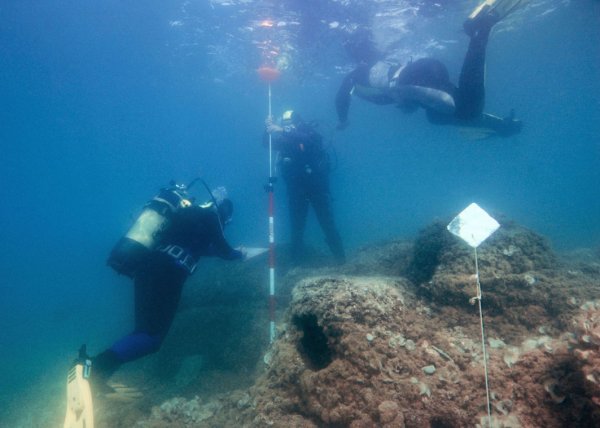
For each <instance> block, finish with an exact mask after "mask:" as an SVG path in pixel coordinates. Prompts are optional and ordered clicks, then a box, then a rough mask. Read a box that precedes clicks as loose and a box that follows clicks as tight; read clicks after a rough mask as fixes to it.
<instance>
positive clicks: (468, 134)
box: [460, 110, 523, 140]
mask: <svg viewBox="0 0 600 428" xmlns="http://www.w3.org/2000/svg"><path fill="white" fill-rule="evenodd" d="M522 129H523V121H521V120H519V119H515V111H514V110H511V111H510V114H509V115H508V116H506V117H505V118H501V117H498V116H495V115H493V114H489V113H483V114H482V115H481V117H480V118H479V119H477V120H475V121H471V122H470V124H469V125H468V126H463V127H461V130H460V132H461V134H462V135H463V137H465V138H467V139H469V140H483V139H487V138H490V137H494V136H498V137H511V136H513V135H516V134H518V133H519V132H521V130H522Z"/></svg>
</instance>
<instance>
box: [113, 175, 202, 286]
mask: <svg viewBox="0 0 600 428" xmlns="http://www.w3.org/2000/svg"><path fill="white" fill-rule="evenodd" d="M190 204H191V202H190V201H189V200H188V199H187V193H186V186H184V185H177V184H173V185H172V186H171V187H166V188H163V189H160V191H159V193H158V195H156V196H155V197H154V198H152V199H151V200H150V201H148V203H146V205H144V208H143V210H142V213H141V214H140V216H139V217H138V218H137V220H136V221H135V223H134V224H133V226H131V228H130V229H129V231H128V232H127V234H126V235H125V236H123V237H122V238H121V239H119V241H118V242H117V244H116V245H115V246H114V248H113V249H112V251H111V252H110V255H109V257H108V260H107V264H108V265H109V266H111V267H112V268H113V269H114V270H116V271H117V272H118V273H119V274H121V275H127V276H129V277H133V276H134V274H135V272H136V271H137V270H138V268H139V267H140V265H141V263H142V261H143V260H144V258H145V257H146V256H147V255H148V253H150V251H152V250H154V249H155V248H156V247H157V246H158V245H159V243H160V238H161V234H162V232H163V231H164V230H165V229H166V228H167V226H168V225H169V221H170V220H171V217H172V215H173V213H175V212H176V211H177V210H178V209H180V208H184V207H186V206H189V205H190Z"/></svg>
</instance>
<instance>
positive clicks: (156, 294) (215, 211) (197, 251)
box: [92, 188, 244, 389]
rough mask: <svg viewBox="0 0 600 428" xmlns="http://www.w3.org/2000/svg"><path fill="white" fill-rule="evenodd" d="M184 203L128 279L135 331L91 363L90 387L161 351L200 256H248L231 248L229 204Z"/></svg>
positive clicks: (100, 386) (172, 215)
mask: <svg viewBox="0 0 600 428" xmlns="http://www.w3.org/2000/svg"><path fill="white" fill-rule="evenodd" d="M220 189H223V188H220ZM185 202H186V205H185V206H184V207H182V208H179V209H177V210H176V211H174V212H173V213H172V214H171V215H170V217H169V224H168V226H167V227H166V229H165V230H164V231H163V232H161V234H160V241H159V243H158V245H157V247H156V249H154V250H152V251H150V252H149V253H148V254H147V255H146V256H145V257H144V258H143V259H142V260H141V261H140V263H139V267H138V268H136V270H135V272H133V273H132V274H131V275H130V276H132V278H133V280H134V287H135V297H134V302H135V328H134V330H133V332H132V333H130V334H128V335H127V336H125V337H123V338H121V339H120V340H118V341H117V342H115V343H114V344H113V345H112V346H111V347H110V348H108V349H107V350H105V351H104V352H102V353H100V354H99V355H98V356H96V357H94V358H92V383H93V384H94V385H95V386H96V387H99V388H100V389H102V388H103V384H104V382H105V381H106V380H107V379H108V378H109V377H110V376H111V375H112V374H113V373H114V372H115V371H116V370H117V369H118V368H119V366H121V365H122V364H123V363H126V362H130V361H134V360H137V359H138V358H141V357H143V356H145V355H148V354H151V353H153V352H156V351H158V349H159V348H160V346H161V344H162V342H163V340H164V338H165V336H166V335H167V333H168V331H169V328H170V327H171V323H172V321H173V318H174V317H175V312H176V310H177V306H178V304H179V300H180V297H181V292H182V289H183V284H184V283H185V280H186V279H187V278H188V277H189V276H190V275H191V274H192V273H193V272H194V271H195V268H196V263H197V261H198V259H199V258H200V257H220V258H222V259H226V260H237V259H243V258H244V253H243V252H242V251H240V250H236V249H233V248H232V247H231V246H230V245H229V244H228V243H227V241H226V239H225V237H224V235H223V228H224V226H225V224H227V223H228V222H229V220H230V219H231V215H232V213H233V204H232V203H231V201H230V200H229V199H227V198H224V199H222V200H221V201H219V202H217V200H216V199H213V202H210V203H206V204H204V205H193V204H191V203H189V202H188V201H185ZM215 204H216V207H215ZM114 251H115V250H113V254H111V258H112V257H113V256H114ZM109 264H111V259H110V258H109ZM111 265H112V264H111ZM113 267H114V266H113Z"/></svg>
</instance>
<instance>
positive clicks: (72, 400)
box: [64, 345, 94, 428]
mask: <svg viewBox="0 0 600 428" xmlns="http://www.w3.org/2000/svg"><path fill="white" fill-rule="evenodd" d="M91 366H92V361H91V360H90V359H89V357H88V356H87V354H86V351H85V345H83V346H82V347H81V348H80V349H79V358H78V359H77V360H76V361H75V364H74V365H73V367H71V369H70V370H69V373H68V375H67V414H66V416H65V424H64V428H94V405H93V403H92V390H91V388H90V383H89V381H88V379H89V377H90V372H91Z"/></svg>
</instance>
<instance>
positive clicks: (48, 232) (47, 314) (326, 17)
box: [0, 0, 600, 426]
mask: <svg viewBox="0 0 600 428" xmlns="http://www.w3.org/2000/svg"><path fill="white" fill-rule="evenodd" d="M476 5H477V2H476V1H472V0H457V1H448V0H437V1H433V0H431V1H429V0H397V1H391V0H370V1H367V0H283V1H275V0H254V1H253V0H179V1H173V0H168V1H156V0H148V1H144V2H121V1H114V0H106V1H102V2H92V1H74V0H60V1H53V2H48V1H46V2H39V1H31V0H18V1H17V0H5V1H4V2H3V3H2V4H1V5H0V64H1V66H0V93H1V94H2V104H1V106H0V142H1V146H2V155H1V156H0V165H1V168H0V183H1V186H0V197H1V199H2V201H3V204H2V205H3V209H2V212H1V213H0V220H1V223H0V224H1V225H2V232H1V233H0V237H1V238H0V254H1V256H0V269H1V270H0V271H1V272H2V282H1V284H0V287H1V290H2V294H3V297H2V299H0V331H1V334H0V349H1V350H2V352H1V353H0V397H1V398H2V402H3V403H8V404H7V405H6V406H3V407H4V409H3V410H0V425H2V426H13V425H6V424H8V423H9V422H2V421H3V419H4V421H9V420H10V421H13V422H11V423H14V420H16V419H19V420H21V421H23V420H26V417H24V416H23V414H21V413H19V412H17V411H16V410H15V409H18V408H19V397H23V396H25V395H27V394H32V392H31V391H36V390H37V389H40V388H41V386H40V385H46V386H47V385H55V386H54V388H55V389H52V390H53V391H54V392H55V393H56V394H63V393H64V378H65V377H66V371H67V369H68V367H69V364H70V363H71V362H72V360H73V358H74V357H75V356H76V352H77V349H78V348H79V346H80V345H81V344H82V343H87V345H88V349H92V350H93V351H94V352H96V351H99V350H100V349H102V348H103V347H105V346H107V345H108V344H109V343H111V341H113V340H114V339H116V338H117V337H119V336H120V335H122V334H123V333H125V332H127V331H129V328H130V325H131V324H132V322H133V315H132V311H131V306H132V298H133V297H132V296H133V292H132V287H131V284H130V281H128V280H127V279H126V278H124V277H122V276H117V275H116V274H115V272H114V271H112V270H111V269H110V268H109V267H108V266H106V259H107V257H108V254H109V252H110V250H111V248H112V247H113V245H114V244H115V242H117V240H118V239H119V238H120V237H121V236H123V234H124V233H125V232H126V231H127V229H128V228H129V226H130V225H131V223H132V221H133V219H135V218H136V216H137V215H138V213H139V211H140V209H141V207H142V206H143V204H144V203H145V202H146V201H147V200H149V199H150V198H151V197H152V196H153V195H154V194H155V193H156V192H157V191H158V189H159V188H160V187H162V186H165V185H166V184H167V183H169V181H170V180H175V181H177V182H178V183H187V182H190V181H191V180H192V179H194V178H195V177H199V176H200V177H202V178H203V179H204V180H206V182H207V183H208V185H209V186H211V187H216V186H219V185H223V186H226V187H227V189H228V192H229V196H230V197H231V199H232V200H233V203H234V206H235V208H234V214H233V221H232V223H231V224H230V225H229V226H228V228H227V232H226V235H227V238H228V241H229V242H230V243H232V245H233V246H238V245H245V246H248V247H266V246H268V222H267V216H268V211H267V208H268V199H267V193H266V192H265V189H264V187H265V184H267V179H268V174H269V163H268V151H267V150H266V149H265V147H263V144H262V138H263V132H264V123H265V118H266V117H267V113H268V101H269V100H268V85H267V83H266V82H265V81H263V80H261V78H260V76H259V75H258V74H257V72H256V70H257V69H258V68H259V67H260V66H261V65H265V64H266V65H268V66H272V67H275V68H277V69H279V71H280V76H279V78H278V79H276V80H275V81H273V82H272V83H271V89H272V108H273V114H274V115H275V116H276V117H277V116H279V115H281V113H282V112H283V111H285V110H288V109H293V110H294V111H297V112H299V113H300V114H301V115H302V116H303V117H304V118H305V119H307V120H308V121H310V122H311V123H313V124H314V125H315V126H316V128H317V130H318V131H319V132H320V133H321V134H322V135H323V137H324V142H325V144H326V147H327V148H328V152H329V156H330V158H331V160H332V164H333V171H332V174H331V192H332V195H333V207H334V213H335V218H336V222H337V227H338V229H339V231H340V234H341V236H342V239H343V241H344V244H345V246H346V252H347V253H348V255H349V258H350V259H351V258H352V255H353V254H355V253H356V252H357V251H359V249H361V248H363V247H365V246H369V245H373V244H376V243H381V242H386V241H390V240H395V239H412V238H414V237H415V236H416V235H417V233H418V232H419V230H421V229H422V228H423V227H425V226H427V225H429V224H430V223H432V222H433V221H434V220H437V219H446V218H452V217H453V216H454V215H456V214H457V213H459V212H460V211H461V210H462V209H463V208H464V207H466V206H467V205H468V204H469V203H471V202H477V203H478V204H479V205H481V206H482V207H484V208H485V209H486V210H487V211H488V212H489V213H491V214H492V215H494V216H495V217H496V218H507V219H510V220H511V221H514V222H516V223H518V224H520V225H522V226H524V227H526V228H528V229H531V230H533V231H535V232H536V233H538V234H539V235H542V236H544V237H546V238H547V239H548V240H549V241H550V242H551V244H552V247H553V248H554V249H555V250H557V251H572V250H575V249H579V248H591V249H595V251H596V253H597V252H598V251H599V250H598V249H599V248H600V190H599V189H600V186H599V184H600V168H599V166H600V137H599V135H600V78H599V77H600V2H598V1H597V0H529V1H528V0H523V5H522V7H520V8H519V9H518V10H516V11H515V12H514V13H512V14H511V15H509V16H508V17H507V18H506V19H505V20H503V21H502V22H501V23H500V24H498V25H497V26H496V27H495V28H494V30H493V32H492V34H491V37H490V41H489V44H488V48H487V59H486V97H485V102H486V107H485V111H486V112H490V113H494V114H496V115H498V116H501V117H505V116H508V115H509V114H510V112H511V110H513V109H514V112H515V114H516V117H517V118H519V119H520V120H522V121H523V129H522V132H520V133H519V134H517V135H514V136H511V137H508V138H497V137H493V138H484V139H481V138H477V136H476V135H473V133H469V132H467V131H465V130H464V129H459V128H457V127H452V126H437V125H433V124H431V123H429V122H428V121H427V119H426V117H425V115H424V113H423V111H422V110H421V111H417V112H414V113H411V114H404V113H403V112H402V111H401V110H400V109H398V108H396V107H394V106H391V105H388V106H379V105H375V104H372V103H368V102H366V101H363V100H361V99H358V98H356V97H355V98H354V99H353V101H352V107H351V109H350V113H349V121H348V126H347V127H346V129H344V130H338V129H336V125H337V116H336V110H335V104H334V100H335V97H336V92H337V90H338V87H339V86H340V84H341V82H342V80H343V78H344V76H345V75H346V74H347V73H348V72H350V71H351V70H352V69H353V67H354V65H355V63H354V61H353V58H351V56H350V55H349V49H348V45H349V44H351V41H352V40H353V37H356V35H357V34H361V32H366V33H370V35H371V37H372V41H373V43H374V46H375V47H376V49H378V50H379V51H381V52H384V53H385V55H386V56H387V58H393V59H398V60H400V61H408V60H416V59H418V58H421V57H426V56H429V57H434V58H437V59H439V60H441V61H442V62H443V63H444V64H446V66H447V67H448V70H449V72H450V80H452V81H453V82H456V81H457V80H458V75H459V73H460V68H461V64H462V61H463V57H464V55H465V52H466V49H467V45H468V37H467V36H466V35H465V33H464V31H463V28H462V24H463V21H464V19H465V18H466V16H467V15H468V14H469V12H470V11H471V10H472V9H473V8H474V7H475V6H476ZM193 194H194V196H195V197H196V198H197V199H198V200H205V199H208V197H209V196H208V193H207V192H206V191H205V190H204V189H203V188H202V186H197V187H196V188H194V189H193ZM274 195H275V202H276V207H275V213H276V216H275V231H276V239H277V244H278V245H279V244H282V248H285V245H286V244H287V243H288V242H289V240H290V236H289V232H288V215H287V197H286V191H285V186H284V183H283V180H279V181H278V182H277V183H275V194H274ZM305 240H306V242H307V244H308V245H309V246H312V247H315V248H316V251H321V250H323V249H325V248H326V247H325V243H324V242H323V238H322V233H321V231H320V229H319V227H318V225H317V222H316V221H315V218H314V215H313V214H310V216H309V222H308V227H307V231H306V237H305ZM278 248H279V247H278ZM264 269H265V272H266V270H267V263H266V262H265V263H264ZM202 275H203V273H202V263H201V264H200V267H199V270H198V272H197V273H196V276H197V277H198V278H196V280H197V281H198V283H201V282H202ZM264 287H265V290H266V289H267V287H268V284H267V283H265V284H264ZM265 292H266V291H265ZM266 329H267V327H266V326H265V334H266ZM165 346H166V345H165ZM133 364H136V363H133ZM34 396H35V395H34ZM36 397H37V399H39V400H43V398H41V397H42V396H41V395H38V396H36ZM155 404H156V403H155ZM58 413H59V414H60V415H61V416H62V414H63V408H60V409H59V411H58ZM16 415H18V417H17V416H16ZM24 418H25V419H24ZM31 418H32V419H30V420H31V421H33V420H34V419H35V418H34V417H31ZM32 423H33V422H32ZM23 426H27V424H26V423H24V425H23ZM30 426H36V425H30Z"/></svg>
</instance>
